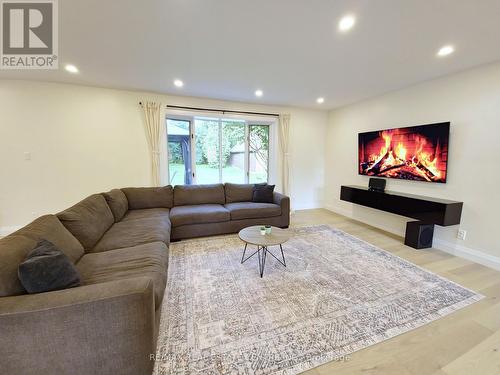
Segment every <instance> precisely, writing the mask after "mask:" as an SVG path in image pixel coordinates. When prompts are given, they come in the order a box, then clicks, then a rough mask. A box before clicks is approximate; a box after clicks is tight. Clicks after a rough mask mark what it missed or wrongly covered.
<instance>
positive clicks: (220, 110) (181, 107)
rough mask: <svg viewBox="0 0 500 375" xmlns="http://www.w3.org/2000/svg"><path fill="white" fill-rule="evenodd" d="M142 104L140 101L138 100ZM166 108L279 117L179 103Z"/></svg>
mask: <svg viewBox="0 0 500 375" xmlns="http://www.w3.org/2000/svg"><path fill="white" fill-rule="evenodd" d="M139 104H140V105H142V102H139ZM167 109H179V110H182V111H204V112H219V113H222V114H226V113H234V114H242V115H257V116H272V117H280V115H279V114H277V113H264V112H247V111H232V110H230V109H214V108H198V107H183V106H179V105H167Z"/></svg>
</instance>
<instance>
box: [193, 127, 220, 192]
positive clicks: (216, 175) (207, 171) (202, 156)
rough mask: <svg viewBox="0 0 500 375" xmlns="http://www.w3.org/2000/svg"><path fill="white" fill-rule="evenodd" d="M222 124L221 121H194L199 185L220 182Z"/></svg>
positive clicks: (196, 173)
mask: <svg viewBox="0 0 500 375" xmlns="http://www.w3.org/2000/svg"><path fill="white" fill-rule="evenodd" d="M219 128H220V123H219V120H213V119H201V118H197V119H195V120H194V138H195V140H196V142H195V144H196V148H195V156H196V158H195V160H196V163H195V169H194V175H195V180H196V183H197V184H216V183H218V182H219V181H220V136H219V133H220V129H219Z"/></svg>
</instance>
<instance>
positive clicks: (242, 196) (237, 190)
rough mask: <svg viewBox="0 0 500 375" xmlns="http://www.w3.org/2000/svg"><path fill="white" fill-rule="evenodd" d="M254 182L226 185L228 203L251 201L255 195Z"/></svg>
mask: <svg viewBox="0 0 500 375" xmlns="http://www.w3.org/2000/svg"><path fill="white" fill-rule="evenodd" d="M253 186H254V185H253V184H230V183H226V184H225V185H224V191H225V193H226V203H236V202H251V201H252V196H253Z"/></svg>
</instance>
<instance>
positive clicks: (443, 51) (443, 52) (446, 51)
mask: <svg viewBox="0 0 500 375" xmlns="http://www.w3.org/2000/svg"><path fill="white" fill-rule="evenodd" d="M454 51H455V48H454V47H453V46H450V45H448V46H443V47H441V48H440V49H439V51H438V53H437V55H438V56H439V57H444V56H448V55H451V54H452V53H453V52H454Z"/></svg>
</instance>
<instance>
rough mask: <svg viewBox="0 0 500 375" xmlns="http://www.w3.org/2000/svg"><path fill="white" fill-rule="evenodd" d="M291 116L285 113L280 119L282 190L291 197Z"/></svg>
mask: <svg viewBox="0 0 500 375" xmlns="http://www.w3.org/2000/svg"><path fill="white" fill-rule="evenodd" d="M290 117H291V116H290V114H288V113H283V114H280V117H279V133H278V138H279V146H280V158H281V189H282V192H283V194H285V195H288V196H290V181H289V179H290V153H289V143H290Z"/></svg>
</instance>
